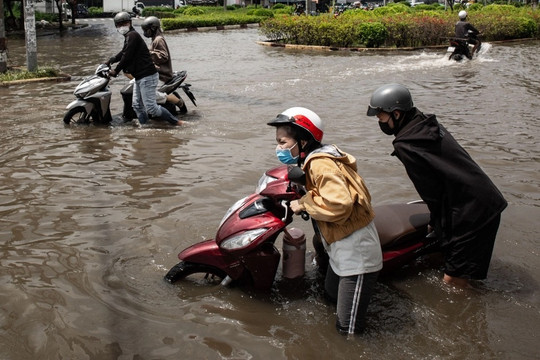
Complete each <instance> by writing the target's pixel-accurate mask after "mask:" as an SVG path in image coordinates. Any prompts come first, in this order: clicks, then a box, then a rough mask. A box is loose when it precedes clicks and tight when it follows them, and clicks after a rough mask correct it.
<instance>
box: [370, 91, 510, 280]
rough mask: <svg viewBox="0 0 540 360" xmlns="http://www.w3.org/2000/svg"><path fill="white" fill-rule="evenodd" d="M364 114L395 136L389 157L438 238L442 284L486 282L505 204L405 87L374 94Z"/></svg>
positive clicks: (462, 151) (446, 132) (450, 137)
mask: <svg viewBox="0 0 540 360" xmlns="http://www.w3.org/2000/svg"><path fill="white" fill-rule="evenodd" d="M367 115H368V116H377V117H378V119H379V126H380V128H381V130H382V131H383V132H384V133H385V134H387V135H394V136H395V139H394V141H393V142H392V144H393V146H394V152H393V153H392V155H394V156H396V157H397V158H398V159H399V160H400V161H401V162H402V163H403V165H404V166H405V170H406V171H407V174H408V176H409V178H410V179H411V181H412V182H413V184H414V187H415V188H416V191H417V192H418V194H419V195H420V197H421V198H422V200H424V202H425V203H426V204H427V206H428V208H429V210H430V212H431V222H430V228H431V229H432V230H434V231H435V234H436V235H437V236H439V237H440V238H441V240H442V242H441V250H442V252H443V254H444V258H445V268H444V281H445V282H446V283H449V284H452V285H457V286H468V284H469V280H482V279H485V278H486V277H487V272H488V268H489V263H490V261H491V255H492V252H493V246H494V243H495V237H496V235H497V230H498V228H499V223H500V216H501V212H502V211H503V210H504V209H505V208H506V206H507V202H506V200H505V199H504V198H503V196H502V194H501V193H500V191H499V190H498V189H497V187H496V186H495V185H494V184H493V182H492V181H491V180H490V179H489V177H488V176H487V175H486V174H485V173H484V171H482V169H481V168H480V166H478V164H476V163H475V162H474V160H473V159H472V158H471V157H470V156H469V154H468V153H467V151H465V149H463V148H462V147H461V146H460V145H459V144H458V143H457V141H456V140H455V139H454V138H453V137H452V135H451V134H450V133H449V132H448V131H447V130H446V129H445V128H444V126H442V125H441V124H440V123H439V122H438V121H437V119H436V117H435V115H428V114H424V113H422V112H421V111H419V110H418V109H417V108H416V107H414V105H413V101H412V96H411V93H410V92H409V90H408V89H407V88H406V87H405V86H403V85H400V84H388V85H384V86H381V87H379V88H378V89H377V90H375V92H374V93H373V94H372V96H371V100H370V104H369V106H368V110H367ZM431 229H430V230H431Z"/></svg>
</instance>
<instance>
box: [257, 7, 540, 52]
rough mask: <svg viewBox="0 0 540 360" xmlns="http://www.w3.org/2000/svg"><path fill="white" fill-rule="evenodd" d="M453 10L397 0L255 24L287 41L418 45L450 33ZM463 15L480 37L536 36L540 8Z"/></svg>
mask: <svg viewBox="0 0 540 360" xmlns="http://www.w3.org/2000/svg"><path fill="white" fill-rule="evenodd" d="M457 12H458V10H456V8H454V11H443V10H442V9H441V7H440V6H439V7H432V8H429V9H428V8H421V7H420V5H418V6H415V7H412V8H411V7H408V6H407V5H404V4H402V3H398V4H393V5H390V6H385V7H380V8H377V9H375V10H374V11H364V10H350V11H346V12H345V13H343V14H341V15H340V16H338V17H336V18H333V17H332V16H331V15H325V14H321V15H320V16H309V17H306V16H301V17H299V16H286V15H281V14H279V15H278V14H276V16H275V18H273V19H268V20H266V21H264V22H262V23H261V26H260V33H261V34H262V35H264V36H266V37H267V38H268V39H269V40H272V41H280V42H283V43H291V44H306V45H325V46H356V45H362V46H366V47H377V46H387V47H421V46H428V45H440V44H446V43H447V41H448V37H451V36H454V25H455V23H456V20H457ZM468 12H469V19H470V21H471V23H472V24H474V26H475V27H476V28H478V29H479V30H480V31H481V32H482V33H483V35H484V37H483V40H484V41H493V40H505V39H519V38H528V37H538V36H540V11H538V10H533V9H531V8H526V7H521V8H517V7H514V6H511V5H503V6H501V5H489V6H485V7H484V6H482V5H481V4H476V5H471V6H470V7H469V9H468Z"/></svg>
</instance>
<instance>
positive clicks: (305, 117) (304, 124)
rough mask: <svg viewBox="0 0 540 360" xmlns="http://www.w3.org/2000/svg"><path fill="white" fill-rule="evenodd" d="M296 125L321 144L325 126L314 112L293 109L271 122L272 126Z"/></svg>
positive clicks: (304, 109) (300, 108)
mask: <svg viewBox="0 0 540 360" xmlns="http://www.w3.org/2000/svg"><path fill="white" fill-rule="evenodd" d="M286 124H290V125H294V126H299V127H301V128H303V129H305V130H307V131H308V132H309V133H310V134H311V136H313V139H315V141H317V142H321V141H322V138H323V135H324V124H323V122H322V120H321V118H320V117H319V115H317V114H315V113H314V112H313V111H311V110H309V109H306V108H303V107H292V108H289V109H287V110H285V111H283V112H282V113H281V114H279V115H278V116H276V118H275V119H274V120H272V121H270V122H268V125H270V126H280V125H286Z"/></svg>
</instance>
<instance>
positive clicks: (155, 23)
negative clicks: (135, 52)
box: [141, 16, 161, 38]
mask: <svg viewBox="0 0 540 360" xmlns="http://www.w3.org/2000/svg"><path fill="white" fill-rule="evenodd" d="M160 27H161V23H160V22H159V19H158V18H157V17H155V16H149V17H147V18H146V19H144V21H143V23H142V25H141V28H142V29H143V32H144V36H146V37H148V38H149V37H152V35H153V34H154V33H155V32H156V30H158V29H159V28H160Z"/></svg>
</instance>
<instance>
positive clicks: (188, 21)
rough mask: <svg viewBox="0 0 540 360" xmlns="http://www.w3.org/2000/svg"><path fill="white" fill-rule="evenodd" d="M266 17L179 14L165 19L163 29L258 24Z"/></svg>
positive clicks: (162, 23)
mask: <svg viewBox="0 0 540 360" xmlns="http://www.w3.org/2000/svg"><path fill="white" fill-rule="evenodd" d="M264 19H267V18H266V17H260V16H249V15H245V14H234V13H230V14H229V13H225V14H221V15H218V14H204V15H200V16H185V15H182V16H178V17H175V18H168V19H163V20H162V21H161V26H162V27H163V30H174V29H189V28H198V27H208V26H225V25H244V24H258V23H260V22H262V21H263V20H264Z"/></svg>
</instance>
